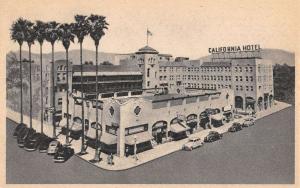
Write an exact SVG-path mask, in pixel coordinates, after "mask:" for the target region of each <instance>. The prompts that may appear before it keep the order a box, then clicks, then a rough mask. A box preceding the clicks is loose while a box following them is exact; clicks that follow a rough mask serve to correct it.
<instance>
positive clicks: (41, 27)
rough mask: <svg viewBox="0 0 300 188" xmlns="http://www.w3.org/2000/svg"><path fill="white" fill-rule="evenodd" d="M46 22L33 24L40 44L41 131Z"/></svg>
mask: <svg viewBox="0 0 300 188" xmlns="http://www.w3.org/2000/svg"><path fill="white" fill-rule="evenodd" d="M47 26H48V25H47V24H46V23H44V22H42V21H39V20H38V21H36V24H35V26H34V30H35V32H36V35H37V36H36V39H37V41H38V42H39V44H40V68H41V72H40V73H41V133H42V134H43V133H44V130H43V128H44V127H43V123H44V122H43V115H44V113H43V112H44V104H43V103H44V102H43V43H44V40H45V38H46V29H47Z"/></svg>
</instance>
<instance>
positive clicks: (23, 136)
mask: <svg viewBox="0 0 300 188" xmlns="http://www.w3.org/2000/svg"><path fill="white" fill-rule="evenodd" d="M34 133H35V130H34V129H33V128H25V129H23V131H21V132H20V133H19V135H18V139H17V142H18V146H19V147H21V148H23V147H24V145H25V142H26V140H27V139H28V138H30V137H31V135H33V134H34Z"/></svg>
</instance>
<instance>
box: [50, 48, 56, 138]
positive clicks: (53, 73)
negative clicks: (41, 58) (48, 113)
mask: <svg viewBox="0 0 300 188" xmlns="http://www.w3.org/2000/svg"><path fill="white" fill-rule="evenodd" d="M51 47H52V79H51V80H52V107H53V109H54V111H53V113H52V126H53V136H52V137H53V138H56V125H55V111H56V109H55V88H56V87H55V83H54V75H55V72H54V71H55V70H54V69H55V66H54V65H55V64H54V44H51Z"/></svg>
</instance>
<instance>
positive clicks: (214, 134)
mask: <svg viewBox="0 0 300 188" xmlns="http://www.w3.org/2000/svg"><path fill="white" fill-rule="evenodd" d="M221 138H222V134H220V133H218V132H216V131H210V132H209V133H208V135H207V136H206V137H205V138H204V142H214V141H216V140H219V139H221Z"/></svg>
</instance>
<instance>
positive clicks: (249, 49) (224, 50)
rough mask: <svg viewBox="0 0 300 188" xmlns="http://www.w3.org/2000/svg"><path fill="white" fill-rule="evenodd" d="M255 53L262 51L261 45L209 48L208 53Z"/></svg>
mask: <svg viewBox="0 0 300 188" xmlns="http://www.w3.org/2000/svg"><path fill="white" fill-rule="evenodd" d="M255 51H260V45H259V44H254V45H242V46H224V47H216V48H208V52H209V53H211V54H217V53H237V52H255Z"/></svg>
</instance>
